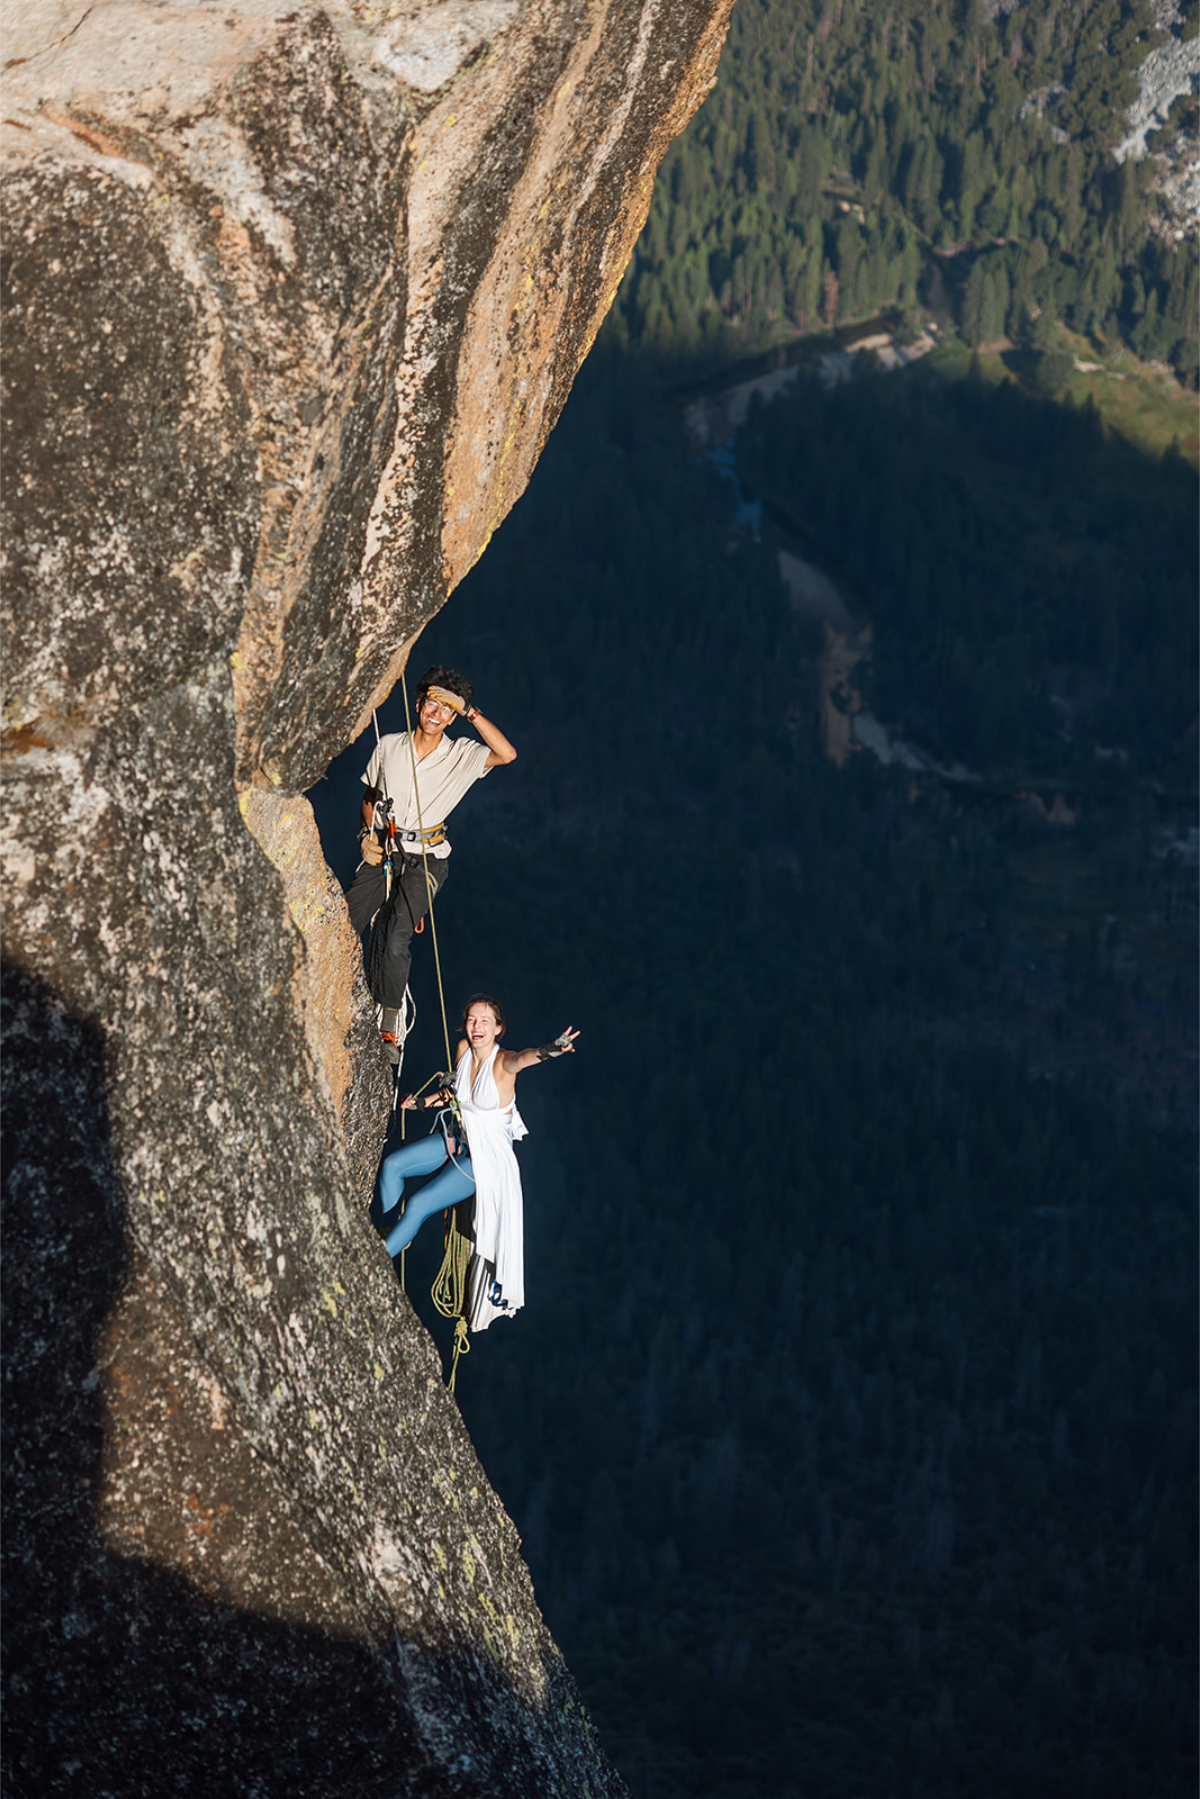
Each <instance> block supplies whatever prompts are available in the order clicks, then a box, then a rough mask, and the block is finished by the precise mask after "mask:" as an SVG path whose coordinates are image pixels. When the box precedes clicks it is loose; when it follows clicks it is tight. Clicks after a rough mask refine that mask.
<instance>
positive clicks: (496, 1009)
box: [438, 682, 504, 1036]
mask: <svg viewBox="0 0 1200 1799" xmlns="http://www.w3.org/2000/svg"><path fill="white" fill-rule="evenodd" d="M438 685H440V682H439V683H438ZM472 1006H490V1007H491V1009H492V1012H493V1013H494V1015H495V1019H496V1035H497V1036H499V1035H500V1032H501V1031H502V1030H503V1029H504V1008H503V1006H502V1005H501V1004H500V1001H499V1000H498V999H493V998H492V995H491V994H490V993H473V994H472V995H471V997H470V999H469V1000H468V1001H467V1003H466V1005H465V1006H464V1007H463V1015H462V1028H463V1030H464V1031H465V1030H466V1028H467V1019H468V1017H469V1016H470V1012H471V1008H472Z"/></svg>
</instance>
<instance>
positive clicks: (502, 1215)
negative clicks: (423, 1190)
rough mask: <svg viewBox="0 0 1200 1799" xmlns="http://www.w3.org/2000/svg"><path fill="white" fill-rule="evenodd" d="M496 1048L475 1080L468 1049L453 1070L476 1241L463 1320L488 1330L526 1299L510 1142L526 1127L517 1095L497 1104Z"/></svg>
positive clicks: (520, 1214)
mask: <svg viewBox="0 0 1200 1799" xmlns="http://www.w3.org/2000/svg"><path fill="white" fill-rule="evenodd" d="M499 1048H500V1046H499V1044H497V1045H496V1046H495V1048H494V1049H493V1050H492V1053H491V1055H490V1056H489V1057H488V1059H487V1061H486V1062H485V1063H484V1065H483V1067H482V1068H481V1069H480V1070H479V1073H478V1074H477V1075H476V1076H475V1079H474V1080H472V1079H471V1051H470V1049H466V1050H464V1051H463V1053H462V1056H461V1058H460V1060H459V1064H458V1067H457V1068H456V1069H455V1071H454V1090H455V1092H456V1093H457V1095H458V1104H459V1108H460V1110H461V1112H462V1120H463V1130H464V1132H465V1134H466V1139H467V1154H468V1155H469V1156H470V1158H471V1170H472V1172H473V1174H474V1176H475V1225H474V1231H473V1236H474V1244H473V1248H472V1254H471V1265H470V1268H469V1269H468V1271H467V1322H468V1324H469V1326H470V1328H471V1330H473V1331H484V1330H486V1329H487V1327H488V1325H489V1324H490V1323H491V1322H492V1320H493V1318H503V1317H506V1316H508V1315H509V1314H511V1313H513V1312H516V1311H519V1310H520V1308H521V1307H522V1306H523V1305H524V1304H525V1224H524V1216H523V1202H522V1198H521V1171H520V1169H519V1168H518V1167H517V1158H516V1154H515V1153H514V1150H513V1144H514V1143H518V1142H520V1140H521V1138H522V1137H525V1136H527V1135H528V1132H527V1131H526V1129H525V1125H524V1123H523V1121H522V1118H521V1114H520V1113H519V1112H518V1111H517V1107H516V1101H515V1100H514V1101H513V1103H512V1104H511V1105H508V1106H504V1107H501V1104H500V1095H499V1093H498V1092H497V1091H496V1078H495V1075H494V1074H493V1072H492V1065H493V1063H494V1062H495V1060H496V1056H497V1054H498V1053H499Z"/></svg>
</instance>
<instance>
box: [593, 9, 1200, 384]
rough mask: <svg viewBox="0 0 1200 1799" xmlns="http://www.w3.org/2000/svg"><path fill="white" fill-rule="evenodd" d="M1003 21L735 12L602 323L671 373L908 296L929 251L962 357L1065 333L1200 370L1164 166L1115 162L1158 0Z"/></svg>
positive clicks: (903, 13) (920, 12)
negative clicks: (1049, 323) (962, 342)
mask: <svg viewBox="0 0 1200 1799" xmlns="http://www.w3.org/2000/svg"><path fill="white" fill-rule="evenodd" d="M989 10H991V9H987V8H985V7H984V6H982V5H981V4H980V3H979V0H965V4H954V3H952V0H933V4H930V0H891V3H889V4H888V5H887V6H879V5H875V4H867V3H866V0H788V4H786V5H785V4H782V3H781V0H740V4H739V5H738V6H737V7H736V8H735V10H734V14H733V21H732V26H731V30H730V36H729V41H728V44H727V47H726V51H725V54H724V57H723V59H722V63H721V79H720V84H719V86H718V87H717V89H716V90H715V92H714V93H713V94H712V96H711V97H710V98H709V100H708V101H707V102H706V104H705V106H704V107H703V108H702V110H701V111H700V113H699V114H698V115H697V117H696V119H695V120H694V122H693V124H692V126H691V127H690V129H689V130H688V131H687V132H686V133H685V134H684V136H683V137H682V138H680V139H679V140H678V141H677V142H676V144H675V145H674V147H673V149H672V150H671V152H670V154H669V156H668V158H667V160H666V162H665V163H664V165H663V169H662V172H661V174H660V177H659V181H658V185H657V187H656V189H655V196H654V204H653V206H652V209H651V214H650V219H649V222H648V224H647V227H646V230H645V231H644V232H643V234H642V237H641V239H640V240H639V243H638V246H637V250H636V252H635V256H634V260H633V264H632V266H631V268H630V271H629V274H628V275H627V277H626V280H625V282H624V284H623V286H622V289H621V292H620V297H619V301H618V307H617V310H616V313H615V315H614V318H613V320H612V323H611V324H610V326H609V327H608V329H609V330H610V331H612V332H616V333H618V334H620V335H621V336H623V338H624V339H625V340H626V341H627V342H630V343H633V344H638V345H641V346H643V347H644V348H647V349H650V350H653V351H654V352H655V353H656V354H658V355H659V356H660V357H666V358H668V359H670V360H671V361H673V362H675V363H677V364H678V363H682V364H684V365H691V366H699V365H703V364H707V363H712V362H714V361H722V360H729V359H731V358H732V357H733V356H736V355H738V354H744V353H745V352H746V350H747V348H751V347H753V346H754V345H756V344H758V343H763V342H770V341H777V340H778V339H779V337H780V336H781V335H782V334H785V333H786V332H788V331H796V330H811V329H813V328H814V327H818V326H820V325H822V324H824V325H827V326H828V325H833V324H834V323H845V322H847V321H850V320H854V319H861V318H866V317H869V316H871V315H873V314H875V313H877V312H879V311H880V310H882V309H885V308H892V307H897V308H907V307H910V306H912V305H913V304H914V303H915V302H916V300H917V297H918V291H919V289H920V287H921V282H922V274H923V269H924V268H927V267H928V266H929V265H930V258H931V256H932V258H933V260H934V261H941V262H942V263H943V266H944V268H945V272H946V275H947V278H948V279H949V281H950V282H951V285H952V286H954V287H955V288H956V290H957V291H956V303H957V308H958V318H959V325H960V329H961V330H962V332H963V334H964V335H965V337H966V339H967V341H968V342H969V343H972V344H979V343H983V342H988V341H992V340H995V339H998V338H999V337H1001V336H1002V335H1004V334H1007V335H1008V336H1009V337H1010V338H1012V339H1014V340H1016V339H1017V338H1018V337H1022V336H1026V335H1028V334H1029V333H1030V332H1031V330H1032V328H1033V325H1034V322H1035V321H1036V319H1037V318H1038V317H1039V316H1041V317H1044V318H1045V319H1062V320H1064V321H1066V322H1067V323H1068V324H1070V325H1071V326H1072V327H1073V328H1074V329H1076V330H1078V331H1081V332H1088V333H1091V334H1093V335H1094V336H1095V337H1096V338H1097V340H1098V341H1106V342H1108V343H1109V344H1115V343H1116V342H1117V341H1118V340H1122V339H1123V340H1124V341H1125V342H1127V343H1128V344H1129V346H1130V347H1131V348H1132V349H1134V350H1135V351H1136V352H1137V353H1138V354H1139V355H1140V356H1143V357H1145V358H1149V359H1159V360H1165V359H1170V361H1171V362H1172V363H1173V365H1174V366H1175V368H1176V370H1177V371H1178V372H1179V374H1180V375H1181V376H1182V377H1185V378H1188V379H1193V380H1194V377H1195V370H1196V365H1197V347H1196V338H1197V302H1198V299H1200V288H1198V285H1197V274H1196V255H1195V247H1194V244H1192V243H1191V242H1189V243H1187V244H1186V245H1180V244H1177V243H1176V242H1175V241H1174V235H1173V231H1172V230H1171V229H1169V228H1168V227H1169V225H1170V223H1171V221H1169V220H1168V218H1167V216H1166V214H1165V211H1164V203H1163V202H1162V201H1161V200H1160V198H1159V196H1158V195H1157V194H1156V193H1154V192H1153V191H1151V185H1150V184H1151V181H1152V177H1153V173H1154V164H1153V162H1146V161H1143V162H1141V163H1137V162H1134V161H1133V160H1128V161H1125V162H1123V163H1120V164H1118V163H1117V162H1116V161H1115V160H1114V158H1113V155H1112V151H1113V149H1114V147H1115V146H1116V144H1117V143H1118V142H1119V141H1120V140H1121V138H1122V137H1123V136H1124V134H1125V130H1126V125H1125V110H1126V108H1127V106H1128V104H1129V102H1130V100H1131V99H1132V98H1133V96H1134V94H1135V93H1136V91H1137V89H1136V80H1135V73H1136V70H1137V68H1138V66H1139V64H1140V63H1141V61H1142V60H1143V59H1144V57H1145V56H1146V54H1147V53H1148V51H1149V50H1150V49H1151V47H1152V46H1153V45H1154V44H1155V43H1156V42H1160V41H1162V36H1163V34H1162V33H1161V32H1159V31H1158V30H1157V29H1156V27H1155V24H1154V20H1153V17H1152V14H1151V11H1150V7H1149V4H1148V0H1093V4H1092V5H1090V6H1087V5H1070V4H1057V3H1055V0H1029V4H1026V5H1024V6H1015V7H1013V8H1012V9H1011V10H1008V11H1005V12H1001V11H999V10H997V13H996V17H995V18H989V17H988V12H989ZM1193 10H1194V8H1193ZM1043 329H1044V327H1043Z"/></svg>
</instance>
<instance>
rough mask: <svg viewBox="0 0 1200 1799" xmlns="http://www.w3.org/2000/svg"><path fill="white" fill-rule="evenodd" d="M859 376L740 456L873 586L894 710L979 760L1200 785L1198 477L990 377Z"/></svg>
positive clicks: (886, 702)
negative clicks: (1199, 752) (1199, 753)
mask: <svg viewBox="0 0 1200 1799" xmlns="http://www.w3.org/2000/svg"><path fill="white" fill-rule="evenodd" d="M964 362H965V359H964ZM859 369H860V372H859V375H858V378H857V379H855V380H853V381H851V382H849V383H847V384H844V385H839V386H837V387H834V388H832V389H826V388H825V387H823V386H822V384H821V383H820V382H819V381H817V380H815V379H809V380H801V381H798V382H796V383H795V384H794V385H793V387H792V388H791V389H790V390H789V391H788V393H787V394H786V395H785V396H783V397H781V398H779V399H777V400H776V401H774V403H773V404H772V405H771V406H770V407H756V408H755V409H754V411H753V412H752V415H751V419H750V422H749V424H748V425H747V427H746V429H745V430H744V431H743V433H742V434H741V437H740V439H739V445H738V450H739V459H740V463H741V466H742V468H743V470H744V473H745V478H746V479H747V481H748V482H749V483H750V485H751V487H752V488H753V489H754V491H756V492H757V493H759V494H760V495H762V496H763V498H764V499H767V500H769V501H771V502H773V503H774V505H775V507H776V508H777V509H778V511H779V512H781V513H782V514H783V515H784V516H786V517H788V518H790V519H793V520H795V521H796V522H797V523H798V524H799V525H800V526H801V527H803V528H805V529H806V530H807V531H808V532H809V534H810V535H811V536H813V537H816V538H817V539H819V541H820V542H821V543H823V544H825V545H827V546H828V547H829V549H830V550H831V551H832V553H833V554H834V556H835V559H836V563H837V566H838V567H839V568H841V569H842V570H844V571H845V574H846V575H848V576H849V578H850V581H851V583H852V585H853V588H854V590H855V591H857V592H858V593H860V594H862V595H864V596H867V604H868V606H869V610H870V616H871V619H872V622H873V624H874V626H875V628H876V636H877V647H876V652H875V655H874V659H873V669H874V679H873V681H872V683H871V688H870V698H871V701H872V704H873V705H874V706H875V708H876V710H878V711H879V712H880V713H881V715H882V716H883V717H884V718H886V719H889V720H893V721H896V722H899V723H902V724H903V725H904V727H905V729H906V730H907V731H908V732H910V734H911V735H912V736H913V737H914V739H915V740H916V741H917V742H919V743H920V744H921V745H922V746H924V747H925V748H927V749H929V750H932V751H934V752H935V753H936V754H937V755H938V756H939V757H941V758H943V759H948V760H957V761H962V762H965V763H967V764H968V765H969V766H970V767H972V768H975V769H980V770H990V769H999V770H1003V769H1008V770H1017V769H1025V770H1029V771H1033V772H1035V773H1037V774H1040V775H1042V776H1052V775H1056V776H1058V777H1059V778H1060V779H1062V780H1064V781H1066V782H1073V783H1075V785H1076V786H1078V787H1080V788H1082V789H1084V790H1086V791H1089V792H1091V791H1095V790H1096V789H1097V787H1104V788H1112V787H1114V786H1115V785H1117V784H1119V782H1120V780H1121V779H1122V777H1123V776H1125V777H1127V778H1128V779H1129V780H1132V779H1134V778H1135V777H1137V776H1143V777H1144V776H1153V777H1155V778H1157V779H1158V780H1160V781H1163V782H1166V783H1167V784H1168V785H1170V786H1172V787H1174V788H1177V789H1183V790H1187V791H1193V790H1194V787H1195V753H1196V746H1195V727H1194V721H1195V718H1196V701H1197V693H1196V665H1197V656H1198V654H1200V643H1198V641H1197V630H1198V623H1200V618H1198V610H1200V594H1198V593H1197V579H1196V574H1197V571H1196V475H1195V470H1194V469H1192V468H1191V467H1190V466H1189V465H1188V464H1187V463H1186V462H1185V461H1184V459H1183V458H1182V457H1181V456H1179V455H1177V454H1176V453H1174V452H1173V451H1168V452H1167V454H1166V455H1164V456H1163V457H1162V458H1160V459H1157V460H1155V459H1153V458H1150V457H1147V456H1145V455H1144V454H1142V453H1141V452H1140V451H1138V450H1136V449H1134V448H1133V447H1132V446H1130V445H1129V444H1128V443H1126V442H1125V441H1124V440H1122V439H1121V438H1120V437H1118V436H1116V435H1114V434H1112V433H1110V432H1109V431H1108V430H1107V429H1106V428H1105V426H1104V424H1103V422H1102V420H1101V418H1100V414H1099V412H1098V411H1097V410H1096V409H1095V407H1094V406H1092V405H1087V406H1084V407H1075V406H1072V405H1070V404H1066V405H1054V404H1048V403H1047V402H1046V401H1045V400H1044V399H1039V398H1038V397H1037V396H1036V395H1032V394H1030V393H1028V392H1026V391H1025V390H1024V389H1023V388H1022V387H1020V386H1019V385H1018V384H1017V383H1016V382H1014V381H1012V380H1003V381H1001V382H999V383H993V382H989V381H985V380H984V379H983V378H982V377H981V375H980V374H979V372H978V370H977V369H976V368H975V367H973V366H971V365H967V366H966V367H965V371H964V370H962V369H960V370H959V378H957V379H955V378H953V374H952V369H951V365H950V364H949V359H947V358H932V359H930V361H929V362H928V363H918V364H916V365H915V367H912V368H910V369H907V370H905V371H904V372H903V373H900V374H879V375H873V374H871V373H869V372H868V371H867V365H866V364H864V363H863V362H862V361H861V360H860V364H859Z"/></svg>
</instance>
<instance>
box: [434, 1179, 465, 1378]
mask: <svg viewBox="0 0 1200 1799" xmlns="http://www.w3.org/2000/svg"><path fill="white" fill-rule="evenodd" d="M470 1263H471V1239H470V1238H469V1237H464V1235H463V1233H462V1232H461V1231H460V1230H459V1228H458V1213H457V1210H456V1208H455V1207H454V1206H451V1207H450V1209H449V1211H448V1212H447V1213H446V1253H445V1255H444V1256H443V1257H442V1265H441V1267H440V1268H439V1269H438V1275H437V1279H436V1280H435V1281H434V1283H433V1294H432V1298H433V1303H434V1305H435V1306H436V1307H437V1309H438V1311H439V1312H440V1313H441V1314H442V1317H443V1318H453V1319H454V1359H453V1361H452V1362H451V1364H450V1381H449V1387H450V1391H451V1392H452V1393H453V1391H454V1378H455V1376H456V1374H457V1373H458V1358H459V1356H460V1355H467V1354H468V1353H469V1351H470V1348H471V1345H470V1344H469V1343H468V1342H467V1319H466V1310H467V1269H468V1268H469V1266H470Z"/></svg>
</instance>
